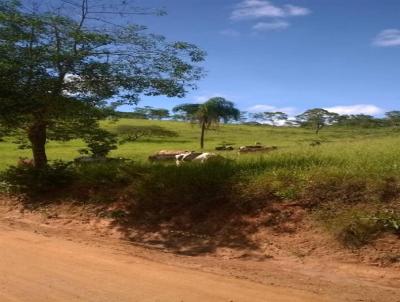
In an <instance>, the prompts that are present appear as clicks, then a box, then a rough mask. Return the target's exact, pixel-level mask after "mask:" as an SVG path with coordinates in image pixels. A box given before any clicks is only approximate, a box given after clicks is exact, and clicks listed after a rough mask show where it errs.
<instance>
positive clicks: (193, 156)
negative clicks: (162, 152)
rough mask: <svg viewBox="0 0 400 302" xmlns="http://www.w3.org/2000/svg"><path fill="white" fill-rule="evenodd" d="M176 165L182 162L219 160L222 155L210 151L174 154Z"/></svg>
mask: <svg viewBox="0 0 400 302" xmlns="http://www.w3.org/2000/svg"><path fill="white" fill-rule="evenodd" d="M175 159H176V165H177V166H180V165H181V164H182V163H184V162H200V163H205V162H208V161H210V160H221V159H223V157H222V156H221V155H218V154H215V153H210V152H194V151H191V152H185V153H182V154H178V155H176V156H175Z"/></svg>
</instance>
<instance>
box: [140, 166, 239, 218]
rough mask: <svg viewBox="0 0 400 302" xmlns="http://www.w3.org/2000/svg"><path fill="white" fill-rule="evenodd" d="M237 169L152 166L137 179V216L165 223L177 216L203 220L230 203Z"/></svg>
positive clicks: (227, 167) (224, 167) (226, 167)
mask: <svg viewBox="0 0 400 302" xmlns="http://www.w3.org/2000/svg"><path fill="white" fill-rule="evenodd" d="M236 167H237V166H236V165H235V164H233V163H230V162H221V163H219V162H212V163H211V162H210V163H205V164H196V163H189V164H187V165H182V166H180V167H176V166H172V165H171V166H167V165H154V166H152V167H151V168H150V169H149V170H148V171H147V172H145V174H144V175H142V176H141V177H140V179H138V183H137V185H136V189H135V201H136V202H137V212H138V213H139V214H140V213H143V212H147V213H151V214H154V216H158V217H159V218H160V219H166V220H168V219H170V218H173V215H177V214H179V213H180V214H185V215H186V214H188V215H189V216H190V217H191V218H193V219H194V220H199V219H203V218H205V216H207V215H208V214H209V213H210V211H212V210H215V209H217V208H218V207H221V206H223V205H226V204H227V203H229V202H230V201H231V192H232V187H233V184H234V183H235V182H234V177H235V175H236V173H235V172H236Z"/></svg>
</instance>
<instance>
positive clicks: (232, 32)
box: [219, 28, 240, 37]
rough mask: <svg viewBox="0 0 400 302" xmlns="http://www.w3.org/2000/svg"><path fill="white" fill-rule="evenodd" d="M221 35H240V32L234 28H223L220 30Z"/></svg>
mask: <svg viewBox="0 0 400 302" xmlns="http://www.w3.org/2000/svg"><path fill="white" fill-rule="evenodd" d="M219 33H220V35H223V36H227V37H239V36H240V32H238V31H237V30H234V29H229V28H228V29H223V30H221V31H220V32H219Z"/></svg>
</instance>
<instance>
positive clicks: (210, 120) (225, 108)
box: [172, 97, 240, 149]
mask: <svg viewBox="0 0 400 302" xmlns="http://www.w3.org/2000/svg"><path fill="white" fill-rule="evenodd" d="M172 111H173V112H178V113H184V114H185V115H186V116H187V118H188V119H190V120H192V121H198V122H199V124H200V127H201V136H200V147H201V148H202V149H203V148H204V135H205V131H206V129H209V128H210V126H211V125H213V124H218V123H220V122H221V121H223V122H224V123H227V122H228V121H229V120H231V119H234V120H238V119H239V118H240V111H239V109H237V108H235V105H234V104H233V103H232V102H231V101H228V100H226V99H224V98H222V97H214V98H211V99H209V100H208V101H207V102H205V103H203V104H181V105H178V106H176V107H174V108H173V109H172Z"/></svg>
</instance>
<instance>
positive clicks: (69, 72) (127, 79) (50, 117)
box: [0, 0, 205, 168]
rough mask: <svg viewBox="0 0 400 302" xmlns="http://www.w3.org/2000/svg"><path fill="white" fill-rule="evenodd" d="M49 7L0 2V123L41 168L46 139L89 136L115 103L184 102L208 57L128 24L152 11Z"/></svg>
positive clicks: (81, 0)
mask: <svg viewBox="0 0 400 302" xmlns="http://www.w3.org/2000/svg"><path fill="white" fill-rule="evenodd" d="M43 2H44V1H43ZM43 2H38V3H43ZM49 3H51V4H52V5H53V6H54V4H55V3H60V5H59V6H58V7H56V8H54V7H48V8H46V6H32V9H30V7H31V6H29V7H28V6H27V4H26V3H25V2H24V4H22V3H20V2H19V1H7V0H0V83H1V86H0V126H1V128H4V129H6V130H11V131H14V132H23V133H24V134H25V135H26V137H27V138H28V139H29V142H30V145H31V148H32V152H33V157H34V163H35V166H36V167H38V168H40V167H43V166H45V165H46V163H47V156H46V148H45V146H46V142H47V141H48V140H51V139H57V140H67V139H71V138H78V137H88V135H90V134H91V133H94V132H95V131H94V129H96V128H97V127H98V121H99V119H101V118H104V117H105V116H107V115H108V114H109V113H110V111H111V110H113V109H115V108H117V107H118V106H119V105H123V104H128V105H130V104H136V103H137V102H138V100H139V97H140V95H143V94H144V95H149V96H154V95H166V96H168V97H183V96H185V94H186V92H187V89H189V88H194V87H195V83H196V81H197V80H198V79H200V78H201V77H202V75H203V71H202V69H201V67H199V66H198V63H199V62H201V61H203V60H204V57H205V53H204V52H203V51H201V50H200V49H199V48H197V47H196V46H195V45H192V44H189V43H186V42H173V43H169V42H167V41H166V39H165V38H164V37H162V36H158V35H153V34H149V33H147V32H146V28H145V27H143V26H139V25H135V24H132V23H131V22H130V21H129V20H131V19H132V15H135V14H140V15H142V14H151V13H153V12H152V11H149V10H143V9H140V8H137V7H132V8H131V10H127V9H126V8H125V7H118V6H113V7H111V6H104V7H103V6H101V5H99V3H98V2H94V1H89V0H70V1H64V0H59V1H58V0H57V1H49ZM92 3H93V5H92ZM108 3H110V2H108ZM113 3H115V2H113ZM122 3H124V4H126V3H129V2H127V1H122ZM101 7H103V8H102V9H99V8H101ZM127 16H129V18H125V17H127ZM121 20H125V21H124V22H122V21H121Z"/></svg>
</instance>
